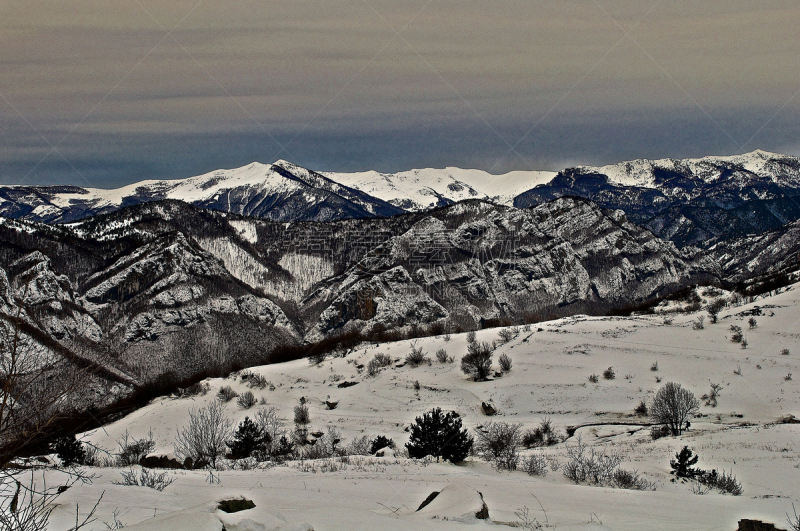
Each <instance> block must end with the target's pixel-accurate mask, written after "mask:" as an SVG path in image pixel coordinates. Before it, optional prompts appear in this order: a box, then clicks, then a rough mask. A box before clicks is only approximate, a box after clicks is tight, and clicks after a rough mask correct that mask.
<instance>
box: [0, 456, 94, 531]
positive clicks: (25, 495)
mask: <svg viewBox="0 0 800 531" xmlns="http://www.w3.org/2000/svg"><path fill="white" fill-rule="evenodd" d="M29 472H30V480H25V479H22V478H21V477H20V476H19V475H16V474H12V473H11V469H9V468H6V469H4V470H3V473H2V474H0V529H3V530H6V529H8V530H9V531H44V530H46V529H48V520H49V519H50V514H51V513H52V512H53V510H54V509H55V508H56V507H57V506H58V503H57V502H56V500H57V499H58V497H59V496H61V494H62V493H64V492H65V491H66V490H67V489H68V488H70V487H72V486H73V485H75V484H76V483H88V482H90V481H91V477H89V476H86V475H85V474H83V473H82V472H81V471H79V470H75V471H73V472H72V473H68V474H67V478H66V483H65V484H60V485H58V486H55V487H47V484H46V481H45V479H44V475H43V476H42V480H41V482H37V481H36V480H35V478H34V472H35V471H34V469H30V470H29ZM102 499H103V495H102V494H101V495H100V498H99V499H98V500H97V503H95V504H94V507H92V509H91V510H90V511H89V513H88V514H87V515H86V516H85V517H84V518H83V520H80V517H79V516H78V507H77V506H76V508H75V525H74V526H71V527H69V528H68V529H67V530H66V531H77V530H79V529H83V528H84V527H86V526H87V525H89V524H91V523H92V522H94V521H95V517H94V514H95V511H97V507H98V505H100V502H101V501H102Z"/></svg>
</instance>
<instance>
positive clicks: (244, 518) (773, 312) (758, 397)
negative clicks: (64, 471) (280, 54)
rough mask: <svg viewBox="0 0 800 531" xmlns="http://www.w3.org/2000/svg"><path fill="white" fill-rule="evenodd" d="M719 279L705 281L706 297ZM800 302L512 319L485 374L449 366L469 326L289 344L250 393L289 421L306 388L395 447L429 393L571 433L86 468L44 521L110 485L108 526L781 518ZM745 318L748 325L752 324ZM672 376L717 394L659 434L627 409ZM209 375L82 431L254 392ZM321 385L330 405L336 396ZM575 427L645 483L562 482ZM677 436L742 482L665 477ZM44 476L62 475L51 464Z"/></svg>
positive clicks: (339, 421) (334, 416) (472, 423)
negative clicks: (133, 478) (462, 449)
mask: <svg viewBox="0 0 800 531" xmlns="http://www.w3.org/2000/svg"><path fill="white" fill-rule="evenodd" d="M723 294H724V293H723V292H718V291H717V292H715V291H713V290H710V291H709V290H706V291H703V290H699V292H698V295H699V296H700V297H701V298H702V299H704V300H708V299H710V298H713V297H715V296H719V295H723ZM669 308H671V309H672V310H676V309H678V307H676V306H675V305H672V306H670V307H669ZM666 309H667V306H666V305H665V306H664V310H666ZM799 311H800V286H798V285H793V286H791V287H789V288H788V289H786V290H783V291H782V292H781V293H778V294H773V295H772V296H767V297H765V298H760V299H758V300H755V301H753V302H751V303H747V304H742V305H729V306H728V307H727V308H725V309H723V310H722V312H721V313H720V315H719V317H720V318H719V322H718V323H716V324H708V323H707V324H706V326H705V328H704V329H702V330H697V329H696V327H694V326H693V323H694V322H696V319H697V317H698V316H699V315H700V314H703V315H704V312H701V313H700V314H697V313H695V314H692V313H689V314H683V313H657V314H655V315H647V316H639V317H586V316H573V317H568V318H564V319H559V320H555V321H550V322H544V323H539V324H537V325H534V326H533V328H532V329H530V330H529V331H525V330H523V329H521V328H520V329H518V330H517V333H516V336H515V337H514V338H513V339H511V340H510V341H508V342H507V343H503V344H501V345H500V346H498V348H497V349H496V350H495V353H494V359H495V370H499V368H497V365H496V363H497V357H498V356H499V355H501V354H507V355H508V356H509V357H510V358H511V359H512V360H513V366H512V368H511V370H510V371H507V372H505V373H503V374H502V376H500V375H499V373H498V375H497V376H495V377H493V378H492V379H490V381H485V382H475V381H472V380H469V379H467V378H466V376H465V375H464V374H462V373H461V371H460V370H459V364H458V359H459V358H460V357H461V356H462V355H463V354H464V353H465V352H466V347H467V343H466V341H467V340H466V337H465V336H466V335H465V334H456V335H453V336H452V337H450V338H447V337H445V336H437V337H431V338H426V339H420V340H417V341H416V342H408V341H401V342H397V343H390V344H380V345H363V346H360V347H357V348H355V349H351V350H349V351H347V352H344V353H342V354H341V355H340V356H337V357H332V358H328V359H327V360H325V361H323V362H322V363H320V364H318V365H310V364H309V363H308V362H307V361H305V360H298V361H293V362H289V363H283V364H276V365H270V366H264V367H257V368H254V369H253V371H254V372H255V373H257V374H259V375H262V376H263V377H265V378H266V379H267V380H268V381H269V382H270V384H271V385H272V387H269V386H268V387H267V388H266V389H263V390H255V394H256V396H257V398H262V397H263V399H264V402H265V403H266V404H267V406H261V407H268V406H271V407H275V408H276V411H277V412H278V414H279V416H281V417H283V418H285V419H291V417H292V408H293V407H294V406H296V405H297V404H298V403H299V402H298V400H300V399H301V398H303V399H304V400H305V401H306V404H307V405H308V407H309V410H310V413H311V423H312V424H311V425H312V428H311V429H312V431H313V430H319V431H325V430H326V428H327V427H329V426H330V427H335V428H337V429H338V430H339V431H340V432H341V434H342V437H343V441H342V443H341V444H342V445H345V444H347V443H348V442H349V441H352V440H353V439H355V438H358V437H361V436H364V435H366V436H368V437H370V438H372V437H374V436H377V435H386V436H388V437H390V438H392V439H393V440H394V441H395V442H396V443H397V445H398V447H400V446H402V445H403V444H404V443H405V442H406V441H407V440H408V433H407V432H406V431H405V429H406V428H407V427H408V426H409V424H410V423H411V422H413V420H414V418H415V417H416V416H419V415H421V414H422V413H424V412H425V411H427V410H429V409H431V408H432V407H441V408H442V409H443V410H446V411H450V410H453V411H456V412H457V413H458V414H459V415H460V416H461V418H462V419H463V421H464V424H465V426H466V427H468V428H469V430H470V431H471V432H472V433H475V431H474V430H476V429H478V428H479V426H481V425H485V424H486V423H487V422H488V421H490V420H493V421H500V422H508V423H521V424H522V425H523V426H524V427H525V428H532V427H534V426H536V425H538V424H539V423H540V421H541V420H542V418H545V417H546V418H549V419H550V420H551V421H552V423H553V425H554V426H555V428H556V429H557V430H558V431H560V432H561V433H565V432H566V429H567V427H570V436H569V437H568V438H567V439H566V440H565V441H563V442H561V443H559V444H556V445H554V446H550V447H545V448H540V449H532V450H523V454H541V455H543V456H545V457H546V458H547V459H548V463H550V464H552V467H550V468H548V470H547V474H546V475H545V476H529V475H527V474H526V473H525V472H523V471H520V470H517V471H513V472H508V471H496V470H494V469H493V468H492V466H491V465H490V464H489V463H487V462H485V461H483V460H481V459H480V458H479V457H471V458H468V459H467V461H466V462H465V463H463V464H461V465H452V464H449V463H436V462H435V461H433V462H431V461H426V460H409V459H407V458H404V457H400V456H394V455H392V452H388V453H387V454H386V455H385V456H384V457H375V456H351V457H350V458H349V459H340V458H335V459H321V460H306V461H289V462H287V463H285V464H283V465H278V466H268V467H266V468H264V469H261V470H224V469H223V470H221V471H219V472H216V473H214V478H215V479H213V480H212V481H211V483H209V481H208V480H209V477H210V475H209V473H208V472H207V471H182V470H181V471H169V472H168V475H169V476H170V477H172V478H174V480H175V481H174V483H172V484H171V485H169V486H168V487H167V488H166V489H165V490H164V491H163V492H157V491H155V490H153V489H148V488H146V487H132V486H122V485H117V484H115V482H119V481H120V479H121V475H120V473H121V472H123V471H127V470H128V469H127V468H126V469H119V468H92V469H90V471H91V472H92V473H94V474H96V478H95V479H94V481H93V482H92V484H91V485H82V486H74V487H72V488H70V489H69V490H68V491H67V492H66V493H65V494H64V495H63V496H62V498H61V499H60V500H59V502H60V505H59V507H58V508H57V509H56V511H55V512H54V513H53V522H54V523H55V524H56V527H58V525H66V523H67V522H68V521H70V519H72V520H74V504H75V503H79V504H80V507H81V508H82V510H83V509H84V508H87V507H90V506H91V505H92V503H94V501H95V500H96V499H97V497H98V496H99V495H100V493H101V492H103V491H105V497H104V498H103V500H102V502H101V504H100V505H99V507H98V512H97V516H98V520H97V522H96V523H95V524H94V527H93V528H92V529H106V526H105V524H104V523H103V522H108V523H113V522H114V518H116V519H117V521H120V522H124V523H125V524H126V528H130V529H150V530H162V529H163V530H167V529H169V530H173V529H192V530H196V531H200V530H203V531H204V530H215V531H218V530H221V529H223V522H224V529H227V530H231V529H238V530H245V529H247V530H256V529H298V530H299V529H316V530H323V529H331V530H333V529H342V530H345V529H397V530H407V529H462V528H465V529H484V528H486V529H488V528H492V529H496V528H498V526H504V525H511V526H512V527H521V523H522V521H521V519H520V518H519V517H518V516H517V515H515V513H516V512H519V510H520V509H522V508H523V507H527V508H528V510H529V512H528V516H529V519H531V520H532V519H536V520H537V521H538V522H540V523H541V524H542V525H545V524H546V525H547V526H549V527H552V528H556V529H576V530H577V529H581V530H600V529H609V530H616V531H623V530H632V531H633V530H637V531H639V530H642V529H667V530H707V529H730V530H734V529H736V524H737V522H738V521H739V520H740V519H744V518H748V519H757V520H763V521H767V522H772V523H775V524H776V525H777V526H778V527H779V528H785V527H786V524H787V522H786V513H787V512H788V513H789V514H790V515H791V514H792V504H794V505H795V506H798V505H800V492H799V491H798V490H797V485H798V481H800V446H798V435H800V431H799V430H800V424H798V423H787V422H789V421H790V420H791V419H792V417H790V415H794V416H800V387H798V384H797V382H798V378H794V379H791V375H792V374H794V375H798V374H800V358H798V353H799V352H800V338H799V337H798V335H797V333H796V332H797V330H798V320H797V319H798V317H797V316H798V315H799V314H800V313H799ZM751 317H753V318H754V319H756V324H755V326H750V325H749V324H748V319H750V318H751ZM732 325H736V326H740V327H742V328H743V329H745V330H746V337H747V340H748V343H749V344H748V346H747V349H743V348H742V346H741V345H740V344H739V343H734V342H732V341H731V339H730V335H731V332H730V327H731V326H732ZM498 339H499V336H498V329H486V330H481V331H479V332H478V333H477V340H478V341H492V340H498ZM412 346H417V347H421V348H422V349H423V350H424V351H425V352H426V353H427V355H428V357H430V358H432V363H431V364H430V365H427V364H423V365H421V366H419V367H416V368H413V367H412V366H410V365H408V364H404V363H403V361H404V359H405V356H406V355H407V354H408V353H409V351H410V349H411V347H412ZM440 348H444V349H446V350H447V352H448V354H449V355H451V356H454V357H455V359H456V362H455V363H446V362H445V363H439V362H437V361H436V359H435V358H434V356H433V352H435V351H436V350H437V349H440ZM784 349H788V353H787V354H784V353H782V351H784ZM377 353H383V354H386V355H388V356H389V357H391V358H392V360H394V363H393V364H392V365H390V366H388V367H385V368H383V369H382V370H381V372H380V373H379V374H377V375H376V376H369V375H367V374H366V371H365V370H363V365H364V364H366V363H367V362H368V361H369V360H370V359H372V358H373V357H374V356H375V355H376V354H377ZM654 366H656V367H657V370H653V367H654ZM608 367H613V368H614V370H615V372H616V377H615V378H614V379H612V380H608V379H604V378H601V379H599V381H598V382H597V383H592V382H590V381H589V380H588V377H589V376H590V375H592V374H598V373H601V372H603V371H605V370H606V369H607V368H608ZM787 376H788V377H787ZM344 381H347V382H354V384H353V385H351V386H349V387H346V388H342V387H341V386H340V385H338V384H339V383H341V382H344ZM668 381H674V382H678V383H680V384H682V385H683V386H684V387H685V388H688V389H690V390H691V391H692V392H693V393H694V394H695V395H696V396H698V397H699V396H700V395H702V394H704V393H708V391H709V388H710V385H711V383H716V384H719V385H720V386H721V391H720V392H719V396H718V398H717V404H716V406H715V407H712V405H708V403H707V401H704V402H703V405H702V406H701V408H700V412H699V414H698V416H697V417H696V418H695V419H693V420H692V426H691V429H690V430H689V431H688V432H686V433H684V434H683V435H681V436H678V437H671V436H668V437H664V438H661V439H658V440H652V438H651V437H650V429H649V427H648V426H646V423H647V419H646V418H645V417H641V416H637V415H635V414H634V408H635V406H636V405H637V404H638V403H639V401H640V400H641V399H645V400H647V399H649V398H651V397H652V396H653V393H654V392H655V391H656V390H657V389H659V388H660V387H661V385H663V383H666V382H668ZM659 382H661V383H659ZM208 384H209V386H210V391H209V392H208V394H206V395H204V396H195V397H193V398H185V397H184V398H180V397H178V396H165V397H162V398H159V399H156V400H154V401H153V402H152V403H150V404H149V405H148V406H146V407H144V408H142V409H140V410H138V411H136V412H135V413H132V414H130V415H128V416H127V417H125V418H123V419H120V420H118V421H116V422H114V423H112V424H110V425H107V426H104V427H103V429H99V430H95V431H92V432H90V433H87V434H85V436H84V438H85V440H87V441H91V442H92V443H93V444H96V445H98V446H100V447H102V448H107V449H109V450H113V449H115V448H116V441H117V440H119V439H120V438H122V437H123V436H124V435H125V434H126V433H128V434H130V435H132V436H135V437H143V436H145V435H146V434H147V433H148V431H151V430H152V435H153V438H154V440H155V441H156V448H155V450H154V453H164V452H166V453H171V452H172V451H173V442H174V439H175V435H176V432H177V430H178V429H180V428H181V427H182V426H184V425H185V424H186V422H187V421H188V412H189V411H190V410H196V409H197V408H201V407H205V406H207V405H209V404H210V403H211V402H212V401H214V400H216V398H215V397H216V394H217V391H218V390H219V388H220V387H222V386H231V387H232V388H233V389H234V390H236V391H238V392H240V393H241V392H245V391H247V390H250V387H248V386H247V385H246V382H245V381H243V380H242V378H239V377H237V376H236V375H233V376H231V377H229V378H226V379H211V380H208ZM326 401H327V402H331V401H335V402H338V406H337V407H336V409H330V408H329V407H328V406H326ZM482 402H486V403H489V404H491V405H493V406H494V407H495V408H496V410H497V413H496V415H495V416H494V417H491V418H490V417H487V416H486V415H485V414H484V413H483V411H482V406H481V403H482ZM258 407H260V406H254V407H253V408H252V409H251V410H247V409H243V408H241V407H239V406H237V405H236V402H235V401H232V402H229V403H228V406H227V410H226V414H227V415H228V416H229V417H230V418H231V419H233V420H234V421H236V422H239V421H241V420H243V419H244V417H245V416H248V415H250V416H252V415H253V414H254V411H255V410H256V409H257V408H258ZM286 425H287V427H289V426H290V424H289V421H288V420H287V424H286ZM579 442H580V443H581V444H584V445H588V447H589V448H591V449H592V450H595V451H598V452H600V451H605V452H606V453H607V454H612V453H614V452H617V453H619V454H620V455H621V456H622V457H623V462H622V465H621V466H622V467H623V468H625V469H629V470H637V471H638V472H639V473H640V474H641V475H643V477H645V478H646V479H647V480H648V481H650V482H652V487H653V488H654V490H652V489H647V490H625V489H617V488H610V487H596V486H589V485H587V484H584V483H581V484H575V483H573V482H572V481H570V480H568V479H567V478H566V477H565V476H564V474H563V466H564V464H565V463H566V462H567V461H568V456H567V453H568V451H569V449H570V448H573V449H574V448H575V447H576V445H577V444H578V443H579ZM684 445H687V446H689V447H690V448H692V449H693V450H694V451H695V452H696V453H697V454H698V455H699V457H700V461H699V463H698V466H700V467H702V468H704V469H711V468H715V469H718V470H725V471H728V472H731V473H733V474H734V475H735V476H736V479H737V480H738V481H739V482H741V484H742V487H743V494H742V495H741V496H732V495H723V494H720V493H718V492H717V491H716V490H710V491H707V492H705V493H704V495H697V492H698V489H697V485H696V484H695V483H694V482H692V481H685V480H678V481H675V478H674V476H672V475H671V474H670V473H669V472H670V465H669V461H670V459H672V458H673V457H674V454H675V453H676V452H678V451H679V450H680V448H681V447H683V446H684ZM559 467H562V468H559ZM51 479H52V481H57V473H52V477H51ZM445 488H446V489H447V490H443V489H445ZM701 490H702V489H701ZM434 491H442V494H441V495H440V496H442V498H441V499H440V500H439V502H438V503H437V501H436V500H434V502H432V503H431V504H430V505H429V506H428V507H426V508H425V509H423V510H422V511H419V512H417V508H418V506H419V505H420V504H421V503H422V502H423V500H425V499H426V497H428V495H429V494H430V493H431V492H434ZM693 491H694V492H693ZM478 492H480V493H481V495H482V498H483V501H484V502H485V503H486V506H487V507H488V518H487V519H476V517H475V515H474V512H475V510H476V508H477V509H479V508H480V501H479V500H480V497H479V495H478V494H477V493H478ZM235 497H244V498H247V499H249V500H253V501H254V502H255V505H256V507H255V508H254V509H250V510H246V511H242V512H239V513H234V514H225V513H223V512H221V511H219V510H216V504H217V502H219V501H220V500H223V499H229V498H235ZM465 526H466V527H465ZM500 528H502V527H500Z"/></svg>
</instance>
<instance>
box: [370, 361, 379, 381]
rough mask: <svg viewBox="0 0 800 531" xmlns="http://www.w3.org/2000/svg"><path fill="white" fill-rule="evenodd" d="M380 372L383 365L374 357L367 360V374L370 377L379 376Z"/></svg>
mask: <svg viewBox="0 0 800 531" xmlns="http://www.w3.org/2000/svg"><path fill="white" fill-rule="evenodd" d="M380 373H381V366H380V365H379V364H377V363H375V360H374V359H372V360H369V361H368V362H367V376H369V377H370V378H374V377H375V376H378V375H379V374H380Z"/></svg>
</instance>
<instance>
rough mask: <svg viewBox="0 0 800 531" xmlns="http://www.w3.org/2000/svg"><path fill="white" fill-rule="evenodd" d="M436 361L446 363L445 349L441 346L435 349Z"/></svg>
mask: <svg viewBox="0 0 800 531" xmlns="http://www.w3.org/2000/svg"><path fill="white" fill-rule="evenodd" d="M436 361H438V362H439V363H447V351H446V350H445V349H443V348H440V349H439V350H437V351H436Z"/></svg>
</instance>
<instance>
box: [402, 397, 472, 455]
mask: <svg viewBox="0 0 800 531" xmlns="http://www.w3.org/2000/svg"><path fill="white" fill-rule="evenodd" d="M472 442H473V441H472V437H470V436H469V434H468V433H467V430H466V428H462V427H461V419H460V418H459V417H457V416H456V415H454V414H453V413H452V412H450V413H442V410H441V409H440V408H438V407H437V408H436V409H433V410H431V411H429V412H428V413H425V414H424V415H422V416H421V417H417V418H416V419H415V421H414V424H413V425H412V426H411V438H410V439H409V441H408V442H407V443H406V448H407V449H408V455H409V456H410V457H414V458H422V457H425V456H427V455H432V456H435V457H437V458H440V457H441V458H442V459H446V460H448V461H450V462H453V463H459V462H461V461H463V460H464V459H465V458H466V457H467V455H469V451H470V450H471V449H472Z"/></svg>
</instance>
